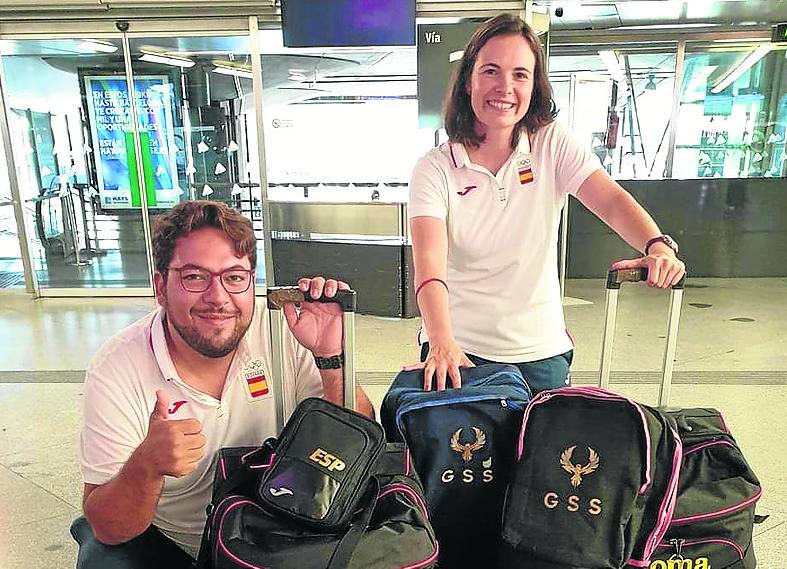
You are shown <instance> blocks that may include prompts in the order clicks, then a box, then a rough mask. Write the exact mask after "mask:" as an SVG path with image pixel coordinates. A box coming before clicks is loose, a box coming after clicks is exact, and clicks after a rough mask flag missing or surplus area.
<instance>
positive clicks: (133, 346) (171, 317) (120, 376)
mask: <svg viewBox="0 0 787 569" xmlns="http://www.w3.org/2000/svg"><path fill="white" fill-rule="evenodd" d="M153 256H154V259H155V264H156V274H155V277H154V285H155V290H156V299H157V301H158V304H159V305H160V308H159V309H157V310H156V311H154V312H153V313H151V314H149V315H147V316H146V317H144V318H143V319H141V320H139V321H138V322H136V323H134V324H132V325H131V326H129V327H128V328H126V329H125V330H123V331H121V332H120V333H119V334H117V335H116V336H114V337H113V338H111V339H110V340H109V341H108V342H107V343H106V344H104V345H103V346H102V347H101V349H100V350H99V351H98V353H97V354H96V355H95V357H94V358H93V360H92V361H91V363H90V366H89V368H88V370H87V375H86V379H85V394H84V401H83V414H84V419H83V425H82V429H81V434H80V440H79V448H78V454H79V459H80V462H81V466H82V473H83V478H84V482H85V488H84V499H83V509H84V514H85V517H84V518H79V519H78V520H76V521H75V522H74V524H73V525H72V527H71V532H72V535H73V536H74V538H75V539H76V540H77V542H78V543H79V544H80V551H79V558H78V561H77V567H78V568H79V569H92V568H94V567H112V568H119V569H132V568H133V569H137V568H140V569H141V568H146V569H149V568H153V567H167V568H168V569H180V568H184V569H185V568H188V567H191V566H192V563H193V561H194V557H196V554H197V551H198V549H199V543H200V540H201V536H202V530H203V526H204V524H205V517H206V513H205V509H206V507H207V505H208V503H209V502H210V497H211V485H212V482H213V472H214V466H215V462H214V461H215V456H216V452H217V451H218V450H219V449H220V448H222V447H232V446H244V445H258V444H260V443H262V441H264V440H265V439H266V438H268V437H272V436H275V435H276V415H275V405H274V399H273V393H272V386H271V385H270V383H269V382H268V377H269V374H270V372H271V369H272V367H271V363H272V360H271V345H270V338H269V329H268V324H267V320H266V314H265V313H266V310H267V308H266V306H265V303H260V304H259V305H255V297H254V280H255V278H254V276H255V273H254V271H255V266H256V239H255V237H254V232H253V230H252V226H251V223H250V222H249V220H248V219H246V218H244V217H243V216H241V215H240V213H238V212H237V211H235V210H233V209H231V208H229V207H227V206H225V205H224V204H221V203H216V202H209V201H190V202H184V203H182V204H180V205H178V206H177V207H175V208H173V209H172V210H171V211H170V212H168V213H167V214H165V215H163V216H161V217H159V218H158V219H157V220H156V224H155V228H154V231H153ZM298 286H299V287H300V289H301V290H303V291H304V292H306V294H310V295H311V296H312V297H313V298H318V297H320V296H321V295H322V294H323V293H324V294H325V295H326V296H329V297H331V296H334V295H335V294H336V291H337V289H340V288H347V285H346V284H345V283H342V282H337V281H335V280H326V279H324V278H322V277H315V278H312V279H301V280H300V282H299V283H298ZM284 314H285V317H286V319H287V324H288V327H289V333H287V334H286V338H285V353H284V361H283V376H284V377H283V385H284V397H285V402H286V407H287V408H289V409H293V408H294V407H295V405H296V404H297V403H298V402H300V401H301V400H303V399H305V398H307V397H313V396H321V397H325V398H326V399H328V400H330V401H332V402H334V403H338V404H341V403H342V370H341V369H319V368H318V366H317V365H316V363H315V362H316V361H317V362H323V361H324V359H326V358H331V356H336V355H339V354H341V351H342V314H341V309H340V307H339V306H338V305H336V304H334V303H316V302H315V303H303V305H302V307H301V309H300V311H296V309H295V307H294V306H293V305H292V304H289V305H287V306H285V308H284ZM315 358H316V360H315ZM331 361H336V358H332V360H331ZM320 367H322V366H320ZM356 400H357V401H358V409H359V411H360V412H362V413H364V414H365V415H367V416H370V417H371V416H372V415H373V413H374V411H373V409H372V405H371V403H370V402H369V399H368V398H367V397H366V394H365V393H364V392H363V391H362V390H361V389H360V387H359V388H358V391H357V393H356Z"/></svg>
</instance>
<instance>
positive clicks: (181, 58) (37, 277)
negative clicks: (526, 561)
mask: <svg viewBox="0 0 787 569" xmlns="http://www.w3.org/2000/svg"><path fill="white" fill-rule="evenodd" d="M282 3H284V4H285V5H287V6H290V7H289V8H287V7H286V6H285V8H286V10H290V12H289V14H290V15H289V19H286V18H285V17H284V16H283V7H282ZM188 4H194V3H187V2H182V1H175V0H171V1H167V0H149V1H145V2H141V1H138V0H117V1H114V0H44V1H43V2H33V1H32V0H0V569H16V568H21V567H25V568H31V569H39V568H40V569H44V568H46V569H50V568H53V567H56V568H61V567H62V568H68V567H73V566H74V564H75V560H76V551H77V549H76V545H75V544H74V543H73V541H72V539H71V537H70V535H69V533H68V527H69V525H70V522H71V521H72V520H73V519H74V518H75V517H76V516H77V515H79V513H80V512H81V494H82V480H81V474H80V471H79V468H78V465H77V460H76V456H75V444H76V437H77V432H78V429H79V423H80V402H81V397H82V391H83V381H84V370H85V369H86V367H87V365H88V362H89V361H90V358H91V356H92V355H93V354H94V353H95V352H96V350H97V349H98V348H99V347H100V346H101V345H102V344H103V343H104V342H105V341H106V340H107V339H108V338H110V337H111V336H112V335H113V334H116V333H117V332H119V331H120V330H122V329H123V328H124V327H125V326H127V325H128V324H130V323H132V322H134V321H135V320H137V319H138V318H140V317H142V316H143V315H145V314H146V313H148V312H149V311H150V310H152V309H153V308H155V300H154V298H153V291H152V275H153V264H152V257H151V253H150V231H151V225H152V223H154V222H155V219H156V217H157V216H158V215H161V214H162V213H164V212H166V211H168V210H169V209H170V208H171V207H173V206H174V205H176V204H177V203H180V202H182V201H185V200H194V199H213V200H218V201H222V202H224V203H227V204H228V205H230V206H231V207H234V208H236V209H238V210H239V211H240V212H242V213H243V215H245V216H247V217H248V218H249V219H251V221H252V224H253V227H254V230H255V233H256V235H257V238H258V258H259V270H258V271H257V282H256V290H257V296H258V298H257V301H258V302H264V298H263V297H264V295H265V293H266V289H267V287H268V286H270V285H281V284H293V283H294V282H295V279H297V277H299V276H304V275H311V274H325V275H330V276H334V277H337V278H341V279H343V280H346V281H347V282H349V283H350V284H351V285H352V287H353V288H354V289H355V290H356V291H357V293H358V315H357V316H356V348H357V349H356V370H357V378H358V381H359V382H360V383H361V385H363V386H364V388H365V389H366V390H367V392H368V393H369V395H370V397H371V399H372V401H373V403H374V404H375V406H377V407H378V409H379V404H380V402H381V400H382V398H383V396H384V394H385V392H386V389H387V387H388V385H389V384H390V382H391V381H392V379H393V377H394V376H395V375H396V373H397V371H399V370H400V369H401V366H403V365H405V364H408V363H413V362H415V361H416V360H417V358H418V352H419V348H418V346H417V344H416V336H417V331H418V328H419V325H420V317H419V314H418V307H417V305H416V302H415V294H414V286H413V260H412V248H411V242H410V235H409V228H408V223H407V219H408V213H407V201H408V184H409V180H410V173H411V171H412V168H413V166H414V164H415V162H416V160H417V159H418V158H419V157H420V156H421V155H423V154H424V153H425V152H427V151H428V150H429V149H431V148H433V147H434V146H436V145H438V144H440V143H442V142H444V141H445V140H446V139H447V136H446V134H445V131H444V129H443V128H442V122H441V120H442V119H441V109H442V99H443V95H444V92H445V88H446V85H447V83H448V80H449V77H450V74H451V72H452V68H453V67H454V66H455V64H456V62H457V61H458V59H459V58H460V57H461V53H462V49H463V46H464V45H465V43H466V42H467V39H468V38H469V37H470V35H471V34H472V32H473V30H474V29H476V28H477V27H478V26H479V24H480V23H481V22H483V21H484V20H486V19H487V18H489V17H491V16H494V15H496V14H499V13H502V12H515V13H519V14H520V15H521V16H522V17H523V18H525V19H526V20H527V21H529V22H530V23H531V24H532V25H533V27H534V29H536V30H537V32H538V33H539V37H540V39H541V41H542V43H543V45H544V47H545V49H546V51H547V54H548V58H547V65H548V71H549V79H550V82H551V84H552V88H553V91H554V99H555V103H556V107H557V110H558V115H557V120H558V121H561V122H562V123H563V124H565V125H566V126H567V127H568V128H569V129H570V130H571V131H572V133H573V134H574V135H575V137H576V138H577V139H578V141H579V142H580V144H582V145H585V147H586V148H587V149H588V150H590V151H591V152H592V153H593V154H595V155H596V156H597V157H598V159H599V163H600V164H601V165H602V167H603V168H605V169H606V170H607V172H608V173H609V174H610V175H611V176H612V177H613V178H615V179H616V180H618V181H619V182H620V184H621V185H622V186H624V187H625V188H626V189H627V190H629V191H630V192H631V193H632V195H634V196H635V198H636V199H637V200H638V201H639V202H640V203H642V204H643V205H644V206H645V207H646V208H647V209H648V211H649V212H650V213H651V214H652V215H653V217H654V218H655V219H656V221H657V222H658V223H659V225H660V227H661V229H662V230H663V231H665V232H666V233H669V234H670V235H672V236H673V237H674V238H675V239H676V240H677V241H678V243H679V245H680V256H681V258H682V259H683V260H684V261H685V262H686V266H687V270H688V276H687V280H686V288H685V293H684V296H683V302H682V312H681V320H680V327H679V333H678V344H677V352H676V355H675V361H674V370H675V371H674V380H673V383H674V386H673V390H672V397H671V401H670V404H671V405H673V406H679V407H689V406H695V407H714V408H717V409H719V410H721V411H722V412H723V414H724V416H725V418H726V419H727V422H728V424H729V426H730V428H731V430H732V432H733V434H734V435H735V437H736V439H737V441H738V442H739V444H740V446H741V448H742V449H743V452H744V453H745V456H746V458H747V460H748V461H749V462H750V464H751V466H752V468H753V470H754V471H755V472H756V473H757V475H758V476H759V478H760V480H761V482H762V486H763V488H764V493H763V497H762V499H761V500H760V502H759V505H758V508H757V513H758V514H762V515H764V516H767V518H766V519H765V520H764V521H763V522H762V523H760V524H758V525H757V526H756V527H755V541H754V543H755V551H756V555H757V557H758V561H759V563H758V567H761V568H762V569H784V568H785V567H787V545H785V544H786V543H787V474H785V472H787V459H786V458H785V449H787V414H785V413H784V409H785V407H787V349H785V345H787V183H785V178H787V1H786V0H746V1H738V0H686V1H680V0H565V1H562V2H561V1H557V0H544V1H539V2H534V1H531V0H527V1H507V0H476V1H470V0H450V1H445V2H443V1H440V2H434V1H423V0H388V2H380V4H381V5H387V6H389V7H390V6H393V8H391V9H392V10H394V11H393V12H391V13H390V14H388V15H386V16H385V17H381V16H379V15H378V17H377V20H378V21H385V23H386V25H384V26H378V27H376V28H374V29H375V30H377V31H376V32H375V33H377V34H382V35H377V36H372V37H368V36H363V37H361V36H359V35H357V34H356V35H353V33H355V32H353V30H344V31H343V32H342V33H339V32H337V34H338V35H337V36H336V37H330V38H316V37H315V36H314V28H313V27H309V26H307V25H305V24H304V21H308V20H310V18H304V17H302V14H304V13H307V12H298V11H297V10H309V9H312V8H313V4H311V5H310V4H309V2H308V0H267V1H259V2H257V1H255V0H252V1H246V2H233V1H230V0H213V1H205V2H197V3H196V5H197V6H198V8H199V9H198V10H196V11H195V10H194V6H193V5H191V6H190V5H188ZM325 4H326V6H329V7H330V6H334V5H335V6H336V7H335V8H332V9H331V8H329V9H328V11H327V12H326V14H321V16H320V17H321V18H322V19H321V20H320V21H322V22H330V21H332V19H333V20H335V21H334V22H333V24H335V25H336V26H337V29H338V28H340V27H341V26H340V25H339V24H341V23H342V22H345V23H346V21H347V18H346V17H344V15H342V14H341V13H339V12H338V9H339V8H338V7H339V6H341V7H344V8H347V6H352V5H358V6H361V5H364V3H363V2H361V1H360V0H356V1H355V2H334V1H331V2H328V1H327V0H326V2H325ZM367 4H368V3H367ZM297 14H301V16H299V17H296V16H295V15H297ZM397 26H399V28H397ZM324 27H325V28H326V29H332V28H331V25H329V24H326V26H324ZM397 33H398V35H397ZM132 102H133V104H132ZM635 255H636V252H634V251H633V250H632V249H630V248H629V247H628V246H627V245H626V244H625V243H624V242H623V241H622V240H621V239H620V238H619V237H617V235H615V234H613V233H612V232H611V231H610V230H609V229H607V228H606V227H605V226H604V225H603V224H602V223H601V222H599V221H598V220H597V219H596V218H595V217H594V216H592V215H591V214H590V213H589V212H588V211H587V210H586V209H585V208H584V207H583V206H581V205H580V204H579V203H578V202H577V201H576V200H574V199H571V200H569V202H568V205H567V207H566V208H565V209H564V212H563V217H562V231H561V238H560V244H559V254H558V257H559V273H560V279H561V286H562V291H563V298H564V307H565V314H566V320H567V324H568V326H569V328H570V330H571V332H572V333H573V335H574V337H575V338H576V344H575V345H576V351H575V359H574V363H573V366H572V378H573V382H574V383H575V384H596V383H597V381H598V376H599V361H600V355H601V349H600V348H601V342H602V331H603V326H604V319H605V277H606V270H607V267H608V266H609V265H610V263H611V262H613V261H615V260H617V259H622V258H626V257H632V256H635ZM494 294H495V292H494V291H489V295H490V302H493V301H494ZM669 296H670V295H669V293H667V292H664V291H656V290H651V289H648V288H647V287H644V286H642V285H624V286H623V288H622V290H621V293H620V307H619V310H618V326H617V329H616V333H615V351H614V354H613V357H612V373H611V384H610V385H611V389H613V390H615V391H618V392H621V393H624V394H626V395H628V396H631V397H633V398H635V399H637V400H639V401H642V402H644V403H655V402H656V400H657V397H658V383H659V378H660V370H661V367H662V364H663V350H664V341H665V336H666V322H667V309H668V297H669ZM680 569H683V568H680ZM712 569H716V568H712Z"/></svg>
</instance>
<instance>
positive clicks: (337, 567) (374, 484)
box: [326, 476, 380, 569]
mask: <svg viewBox="0 0 787 569" xmlns="http://www.w3.org/2000/svg"><path fill="white" fill-rule="evenodd" d="M366 494H371V496H369V504H368V505H367V506H366V508H364V510H363V512H361V515H360V516H359V517H358V519H357V520H355V521H354V522H353V523H352V524H351V525H350V529H348V530H347V533H345V534H344V537H342V539H341V541H339V544H338V545H337V546H336V549H335V550H334V551H333V555H332V556H331V560H330V561H329V562H328V566H327V567H326V569H346V568H347V567H349V566H350V559H351V558H352V556H353V553H355V549H356V547H358V542H359V541H361V538H362V537H363V534H364V533H365V532H366V530H367V529H369V523H370V522H371V521H372V515H373V514H374V510H375V508H376V507H377V498H378V497H379V496H380V481H379V480H378V479H377V477H376V476H373V477H372V478H371V480H370V482H369V486H368V488H367V490H366ZM365 501H366V500H363V502H365Z"/></svg>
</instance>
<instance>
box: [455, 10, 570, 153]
mask: <svg viewBox="0 0 787 569" xmlns="http://www.w3.org/2000/svg"><path fill="white" fill-rule="evenodd" d="M508 34H518V35H521V36H522V37H523V38H525V41H527V43H528V45H529V46H530V49H531V50H532V51H533V55H534V56H535V59H536V63H535V68H534V70H533V95H532V97H531V99H530V107H529V108H528V110H527V113H526V114H525V116H524V117H522V120H520V121H519V123H517V125H516V126H515V127H514V132H513V133H512V134H511V148H515V147H516V146H517V144H519V137H520V136H521V135H522V131H523V130H527V131H528V132H529V133H531V134H532V133H534V132H535V131H537V130H538V129H539V128H541V127H542V126H545V125H547V124H549V123H551V122H552V121H553V120H555V116H557V109H556V108H555V101H554V100H553V98H552V86H551V85H550V84H549V78H548V77H547V70H546V57H545V55H544V50H543V49H542V47H541V42H540V41H539V40H538V37H537V36H536V34H535V32H534V31H533V28H531V27H530V26H528V25H527V24H526V23H525V22H523V21H522V20H521V19H520V18H519V17H518V16H515V15H513V14H500V15H499V16H495V17H494V18H492V19H490V20H488V21H486V22H485V23H484V24H483V25H482V26H481V27H480V28H478V29H477V30H476V31H475V33H474V34H473V37H471V38H470V41H469V42H468V44H467V47H465V51H464V55H463V56H462V59H461V60H460V62H459V66H458V67H457V69H456V71H455V72H454V75H453V77H452V79H451V87H450V90H449V91H448V95H447V97H446V102H445V130H446V132H447V133H448V137H449V139H450V140H451V141H452V142H461V143H462V144H464V145H465V146H474V147H478V146H479V145H480V144H481V143H482V142H483V141H484V135H479V134H478V132H476V124H475V123H476V119H475V113H473V107H472V105H471V104H470V95H469V94H468V92H467V85H468V84H469V82H470V74H471V73H472V72H473V67H474V66H475V62H476V60H477V59H478V53H479V52H480V51H481V48H482V47H484V45H486V42H488V41H489V40H490V39H492V38H493V37H496V36H501V35H508Z"/></svg>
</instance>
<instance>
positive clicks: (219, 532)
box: [213, 496, 270, 569]
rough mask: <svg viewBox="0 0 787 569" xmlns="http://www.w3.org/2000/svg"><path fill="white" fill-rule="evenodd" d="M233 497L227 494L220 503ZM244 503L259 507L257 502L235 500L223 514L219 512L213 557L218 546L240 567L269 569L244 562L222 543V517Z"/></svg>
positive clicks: (217, 550)
mask: <svg viewBox="0 0 787 569" xmlns="http://www.w3.org/2000/svg"><path fill="white" fill-rule="evenodd" d="M233 498H237V496H228V497H227V498H224V500H223V501H222V503H221V504H223V503H224V502H226V501H227V500H231V499H233ZM221 504H219V507H221ZM246 504H251V505H252V506H254V507H256V508H259V509H261V508H260V507H259V506H258V505H257V504H255V503H254V502H252V501H251V500H238V501H237V502H235V503H234V504H232V505H231V506H230V507H228V508H227V509H226V510H225V511H224V513H223V514H221V520H219V525H218V527H217V531H216V534H217V535H216V550H215V552H214V555H213V558H214V559H215V558H216V557H218V552H219V547H221V549H222V550H223V551H224V553H226V554H227V556H228V557H230V559H232V560H233V561H234V562H235V563H238V564H239V565H241V566H242V567H247V568H248V569H270V568H269V567H261V566H259V565H252V564H250V563H247V562H245V561H244V560H243V559H241V558H240V557H238V556H237V555H235V554H233V553H232V552H231V551H230V550H229V549H227V546H226V545H224V540H223V539H222V538H221V528H222V526H223V525H224V518H226V517H227V514H229V513H230V512H231V511H232V510H234V509H235V508H238V507H240V506H245V505H246Z"/></svg>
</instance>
